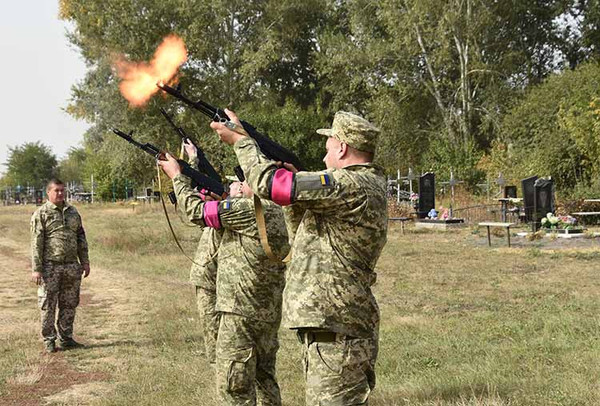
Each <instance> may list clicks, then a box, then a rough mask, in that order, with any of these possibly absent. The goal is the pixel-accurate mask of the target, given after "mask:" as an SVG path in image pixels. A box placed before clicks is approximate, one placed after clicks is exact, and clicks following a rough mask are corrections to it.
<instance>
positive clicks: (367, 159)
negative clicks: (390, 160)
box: [346, 144, 375, 162]
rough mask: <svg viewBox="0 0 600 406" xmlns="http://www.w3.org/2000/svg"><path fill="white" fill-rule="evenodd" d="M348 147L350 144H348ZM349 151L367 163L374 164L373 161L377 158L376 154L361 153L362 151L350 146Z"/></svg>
mask: <svg viewBox="0 0 600 406" xmlns="http://www.w3.org/2000/svg"><path fill="white" fill-rule="evenodd" d="M346 145H348V144H346ZM348 149H349V150H350V151H351V152H352V154H353V155H354V156H355V157H357V158H359V159H361V160H363V161H365V162H373V159H374V158H375V153H373V152H369V151H361V150H360V149H356V148H354V147H353V146H351V145H348Z"/></svg>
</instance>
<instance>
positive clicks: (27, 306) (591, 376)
mask: <svg viewBox="0 0 600 406" xmlns="http://www.w3.org/2000/svg"><path fill="white" fill-rule="evenodd" d="M78 208H79V210H80V212H81V214H82V217H83V219H84V224H85V226H86V231H87V235H88V241H89V243H90V250H91V252H90V254H91V261H92V274H91V275H90V277H89V278H88V279H87V280H85V281H84V284H83V290H82V304H81V306H80V308H79V313H78V316H77V320H76V326H75V331H76V337H77V338H79V339H80V340H81V341H82V342H84V343H86V344H87V348H86V349H83V350H77V351H67V352H60V353H57V354H52V355H45V354H43V353H42V352H41V343H40V340H39V332H38V330H39V326H38V324H39V314H38V310H37V308H36V304H37V302H36V292H35V287H34V286H33V285H32V284H31V283H30V282H29V279H28V278H29V272H30V268H29V266H30V265H29V224H28V222H29V216H30V215H31V213H32V211H33V210H34V207H33V206H29V207H2V208H0V266H1V267H2V269H3V271H2V275H1V276H0V404H2V405H4V404H10V405H19V406H23V405H42V404H59V405H71V404H90V405H142V404H143V405H165V404H171V405H192V404H193V405H218V404H219V403H218V402H217V401H216V400H215V394H214V389H213V385H214V378H213V374H212V371H211V369H210V367H209V365H208V364H207V363H206V362H205V361H204V359H203V357H202V337H201V333H200V328H199V324H198V318H197V315H196V310H195V302H194V296H193V289H192V287H191V286H189V285H188V284H187V283H186V282H187V275H188V271H189V267H190V264H189V262H188V261H187V259H185V258H184V257H183V255H181V253H180V252H179V251H178V249H177V248H176V247H175V245H174V243H173V241H172V240H171V237H170V236H169V234H168V230H167V227H166V224H165V220H164V216H163V215H162V213H161V212H160V211H159V207H158V205H154V206H152V207H151V206H146V207H143V206H137V207H135V210H134V209H133V208H132V206H119V205H106V206H102V205H98V206H94V207H90V206H79V207H78ZM171 217H172V220H174V224H175V226H176V230H177V233H178V235H179V237H180V239H181V240H182V241H183V245H184V248H185V250H186V251H187V252H188V253H190V254H191V253H193V251H194V249H195V243H196V241H197V240H196V239H197V237H198V230H197V229H195V228H190V227H186V226H185V225H183V224H181V222H180V221H179V220H177V219H173V215H172V216H171ZM513 241H514V242H515V245H516V247H513V248H510V249H509V248H506V247H505V242H504V240H503V239H501V238H499V237H494V239H493V241H492V242H493V247H492V248H488V247H487V239H486V237H485V235H484V233H483V232H481V231H480V230H477V229H473V228H466V229H463V230H460V231H453V232H442V233H440V232H431V231H428V232H417V230H414V228H412V227H410V226H408V228H407V231H406V233H405V234H404V235H403V234H401V233H400V228H399V226H398V227H396V226H395V225H392V226H391V229H390V232H389V236H388V244H387V246H386V248H385V250H384V253H383V255H382V257H381V259H380V261H379V264H378V266H377V273H378V282H377V284H376V286H375V289H374V290H375V294H376V296H377V299H378V301H379V304H380V308H381V319H382V320H381V341H380V354H379V359H378V365H377V374H378V375H377V388H376V389H375V391H374V393H373V395H372V397H371V402H370V404H371V405H375V406H377V405H440V406H441V405H444V406H449V405H544V406H545V405H597V404H599V403H600V401H599V399H600V379H599V377H600V362H599V361H600V339H599V337H600V335H599V330H600V329H599V327H600V316H599V314H600V295H599V292H600V290H599V289H598V281H599V274H600V249H599V248H600V243H599V242H598V241H597V239H585V240H581V241H579V242H573V241H564V240H551V239H548V238H546V239H543V240H538V241H532V242H527V241H523V240H522V239H519V238H516V237H515V238H513ZM280 339H281V349H280V351H279V354H278V379H279V382H280V385H281V389H282V396H283V404H284V405H303V404H304V401H303V380H302V376H301V370H300V353H299V346H298V344H297V342H296V339H295V337H294V335H293V334H292V333H290V332H289V331H285V330H282V331H281V333H280Z"/></svg>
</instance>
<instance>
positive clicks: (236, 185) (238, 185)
mask: <svg viewBox="0 0 600 406" xmlns="http://www.w3.org/2000/svg"><path fill="white" fill-rule="evenodd" d="M252 195H254V192H252V189H250V186H248V184H247V183H246V182H233V183H232V184H231V185H229V196H231V197H252Z"/></svg>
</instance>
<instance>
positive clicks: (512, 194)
mask: <svg viewBox="0 0 600 406" xmlns="http://www.w3.org/2000/svg"><path fill="white" fill-rule="evenodd" d="M504 197H505V198H512V199H516V198H517V187H516V186H504Z"/></svg>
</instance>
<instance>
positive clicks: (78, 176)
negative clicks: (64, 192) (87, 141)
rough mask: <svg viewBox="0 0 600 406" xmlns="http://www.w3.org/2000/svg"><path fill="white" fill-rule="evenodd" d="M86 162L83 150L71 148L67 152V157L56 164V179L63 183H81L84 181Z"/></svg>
mask: <svg viewBox="0 0 600 406" xmlns="http://www.w3.org/2000/svg"><path fill="white" fill-rule="evenodd" d="M86 160H87V154H86V152H85V149H83V148H76V147H71V148H70V149H69V151H67V156H66V157H65V158H63V159H61V160H60V162H59V163H58V167H57V173H58V177H59V178H60V179H61V180H62V181H63V182H76V183H81V182H83V180H84V179H85V164H86Z"/></svg>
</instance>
